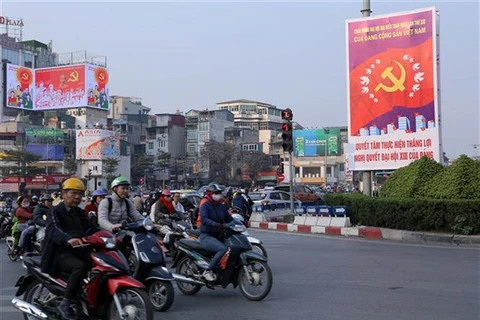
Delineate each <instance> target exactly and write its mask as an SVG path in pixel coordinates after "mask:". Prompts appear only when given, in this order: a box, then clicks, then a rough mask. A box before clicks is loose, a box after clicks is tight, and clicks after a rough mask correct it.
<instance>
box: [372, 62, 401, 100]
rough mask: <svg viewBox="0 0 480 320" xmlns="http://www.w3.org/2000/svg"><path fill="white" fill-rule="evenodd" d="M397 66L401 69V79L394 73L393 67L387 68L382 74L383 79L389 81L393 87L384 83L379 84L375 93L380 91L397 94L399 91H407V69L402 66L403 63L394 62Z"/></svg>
mask: <svg viewBox="0 0 480 320" xmlns="http://www.w3.org/2000/svg"><path fill="white" fill-rule="evenodd" d="M393 62H395V63H396V64H397V66H398V67H399V68H400V71H401V73H400V77H399V78H397V77H396V76H395V75H394V74H393V73H392V70H393V67H387V68H385V70H383V72H382V79H387V78H388V79H389V80H390V81H391V82H392V83H393V85H392V86H386V85H385V84H383V83H379V84H378V85H377V86H376V87H375V91H378V90H380V89H382V90H384V91H386V92H395V91H397V90H400V91H403V90H405V86H404V85H403V84H404V83H405V78H406V77H407V72H406V71H405V68H404V67H403V66H402V64H401V63H399V62H398V61H396V60H393Z"/></svg>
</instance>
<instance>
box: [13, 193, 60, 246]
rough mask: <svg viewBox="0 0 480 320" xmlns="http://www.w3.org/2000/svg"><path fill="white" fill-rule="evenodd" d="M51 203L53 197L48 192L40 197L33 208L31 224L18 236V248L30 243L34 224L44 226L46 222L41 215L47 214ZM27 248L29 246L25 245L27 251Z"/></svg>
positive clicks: (34, 227)
mask: <svg viewBox="0 0 480 320" xmlns="http://www.w3.org/2000/svg"><path fill="white" fill-rule="evenodd" d="M52 205H53V198H52V197H51V196H50V195H49V194H44V195H43V196H42V197H41V198H40V203H39V204H38V205H37V206H36V207H35V209H33V225H30V226H29V227H28V228H27V229H25V230H24V231H23V232H22V235H21V236H20V241H19V243H18V246H19V248H20V250H22V249H24V248H25V244H28V243H30V239H31V236H32V234H33V233H35V229H36V226H39V227H45V226H46V224H47V223H46V221H45V218H43V216H46V215H47V211H48V209H50V208H51V207H52ZM28 249H31V248H28V247H27V251H28Z"/></svg>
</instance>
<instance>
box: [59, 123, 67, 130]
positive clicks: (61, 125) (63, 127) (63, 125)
mask: <svg viewBox="0 0 480 320" xmlns="http://www.w3.org/2000/svg"><path fill="white" fill-rule="evenodd" d="M60 129H67V123H66V122H65V121H60Z"/></svg>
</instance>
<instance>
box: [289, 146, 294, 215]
mask: <svg viewBox="0 0 480 320" xmlns="http://www.w3.org/2000/svg"><path fill="white" fill-rule="evenodd" d="M288 173H289V174H288V182H289V184H290V213H291V214H293V215H294V214H295V204H294V199H295V198H294V192H293V152H292V151H290V152H289V153H288Z"/></svg>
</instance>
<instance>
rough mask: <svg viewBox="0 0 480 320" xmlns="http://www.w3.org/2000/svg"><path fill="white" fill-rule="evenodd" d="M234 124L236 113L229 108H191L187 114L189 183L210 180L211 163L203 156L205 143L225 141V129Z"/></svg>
mask: <svg viewBox="0 0 480 320" xmlns="http://www.w3.org/2000/svg"><path fill="white" fill-rule="evenodd" d="M233 126H234V115H233V113H232V112H230V111H228V110H201V111H200V110H190V111H188V112H187V113H186V114H185V129H186V136H187V153H186V154H187V157H186V161H185V167H186V172H187V180H188V181H187V183H188V184H189V185H193V184H196V185H198V184H199V183H202V184H204V183H208V182H209V181H208V180H209V178H208V173H209V163H208V161H207V160H205V159H204V158H202V157H201V156H202V153H203V152H204V151H205V143H208V142H209V141H218V142H224V141H225V129H226V128H229V127H233Z"/></svg>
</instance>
